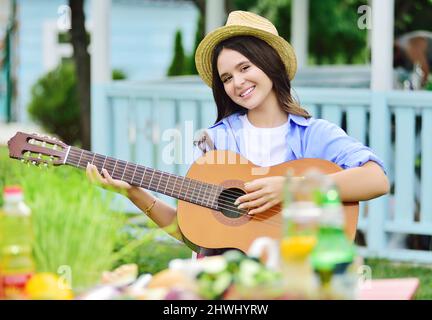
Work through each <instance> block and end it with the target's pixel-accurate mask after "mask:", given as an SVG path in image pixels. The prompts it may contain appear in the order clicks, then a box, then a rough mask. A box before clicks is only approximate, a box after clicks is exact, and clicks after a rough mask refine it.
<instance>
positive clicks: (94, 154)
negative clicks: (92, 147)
mask: <svg viewBox="0 0 432 320" xmlns="http://www.w3.org/2000/svg"><path fill="white" fill-rule="evenodd" d="M95 157H96V153H93V158H92V161H91V162H90V163H91V164H93V161H94V159H95Z"/></svg>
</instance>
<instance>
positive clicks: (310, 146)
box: [305, 119, 386, 172]
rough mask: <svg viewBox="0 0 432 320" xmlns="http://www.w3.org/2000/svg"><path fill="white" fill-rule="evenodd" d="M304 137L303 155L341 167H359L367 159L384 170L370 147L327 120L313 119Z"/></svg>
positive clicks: (380, 161) (381, 162) (382, 164)
mask: <svg viewBox="0 0 432 320" xmlns="http://www.w3.org/2000/svg"><path fill="white" fill-rule="evenodd" d="M306 137H307V139H306V148H305V157H317V158H321V159H325V160H329V161H332V162H334V163H336V164H337V165H339V166H340V167H341V168H343V169H348V168H355V167H360V166H362V165H364V164H365V163H366V162H368V161H374V162H376V163H377V164H378V165H379V166H380V167H381V168H382V169H383V171H384V172H386V170H385V167H384V163H383V161H382V160H381V159H380V158H378V156H377V155H375V154H374V152H373V151H372V149H371V148H369V147H367V146H365V145H364V144H362V143H361V142H360V141H358V140H356V139H354V138H353V137H350V136H349V135H347V134H346V133H345V131H344V130H342V129H341V128H340V127H338V126H337V125H335V124H333V123H331V122H329V121H326V120H322V119H319V120H316V121H314V123H313V124H311V125H310V126H309V127H308V128H307V130H306Z"/></svg>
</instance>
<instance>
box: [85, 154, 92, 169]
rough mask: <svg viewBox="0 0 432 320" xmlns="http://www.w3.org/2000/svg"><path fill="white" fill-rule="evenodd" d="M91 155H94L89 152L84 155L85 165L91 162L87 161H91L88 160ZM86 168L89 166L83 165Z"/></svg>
mask: <svg viewBox="0 0 432 320" xmlns="http://www.w3.org/2000/svg"><path fill="white" fill-rule="evenodd" d="M91 155H92V153H91V152H88V151H86V152H85V155H84V162H85V163H89V161H87V160H89V159H87V156H88V157H90V156H91ZM85 167H87V164H84V165H83V168H85Z"/></svg>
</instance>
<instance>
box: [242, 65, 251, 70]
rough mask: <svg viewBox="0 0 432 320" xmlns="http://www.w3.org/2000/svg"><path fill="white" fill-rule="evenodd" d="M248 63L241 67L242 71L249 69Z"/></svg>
mask: <svg viewBox="0 0 432 320" xmlns="http://www.w3.org/2000/svg"><path fill="white" fill-rule="evenodd" d="M249 67H250V65H245V66H243V67H242V68H241V70H242V71H246V70H247V69H249Z"/></svg>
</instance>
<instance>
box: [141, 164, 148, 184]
mask: <svg viewBox="0 0 432 320" xmlns="http://www.w3.org/2000/svg"><path fill="white" fill-rule="evenodd" d="M146 170H147V168H146V167H144V172H143V173H142V175H141V182H140V186H142V185H143V184H142V182H143V179H144V176H145V173H146Z"/></svg>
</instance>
